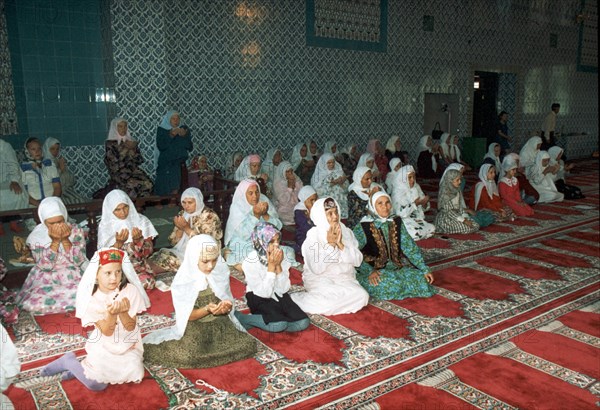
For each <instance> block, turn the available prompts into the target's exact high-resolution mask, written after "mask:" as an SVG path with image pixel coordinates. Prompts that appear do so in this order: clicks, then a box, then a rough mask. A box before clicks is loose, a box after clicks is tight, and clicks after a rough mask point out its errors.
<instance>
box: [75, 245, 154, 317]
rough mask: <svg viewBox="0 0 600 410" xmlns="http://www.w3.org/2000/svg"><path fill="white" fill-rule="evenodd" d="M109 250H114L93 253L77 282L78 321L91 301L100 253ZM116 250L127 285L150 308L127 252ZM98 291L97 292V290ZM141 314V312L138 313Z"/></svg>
mask: <svg viewBox="0 0 600 410" xmlns="http://www.w3.org/2000/svg"><path fill="white" fill-rule="evenodd" d="M109 249H115V248H101V249H98V250H97V251H96V253H94V256H93V257H92V259H91V260H90V263H89V265H88V266H87V268H86V269H85V272H83V276H82V277H81V281H80V282H79V286H78V287H77V298H76V300H75V316H77V317H78V318H79V319H81V318H83V316H84V315H85V311H86V310H87V308H88V306H89V304H90V301H91V300H92V291H93V290H94V285H95V283H96V276H97V274H98V269H99V268H100V252H103V251H107V250H109ZM115 250H118V251H119V252H121V253H122V254H123V260H122V262H121V271H122V272H123V274H124V275H125V277H127V280H128V281H129V283H131V284H132V285H133V286H135V288H136V289H137V291H138V292H139V294H140V296H141V297H142V300H143V301H144V305H145V306H146V308H149V307H150V299H148V295H147V294H146V291H145V290H144V287H143V286H142V283H141V282H140V279H139V278H138V275H137V273H136V272H135V269H133V264H132V263H131V260H129V256H128V255H127V252H123V251H121V250H119V249H115ZM97 291H98V290H97ZM138 313H141V312H138Z"/></svg>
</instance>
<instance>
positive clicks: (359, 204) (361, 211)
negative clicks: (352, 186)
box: [346, 191, 369, 228]
mask: <svg viewBox="0 0 600 410" xmlns="http://www.w3.org/2000/svg"><path fill="white" fill-rule="evenodd" d="M368 205H369V201H368V200H364V199H361V198H360V197H359V196H358V195H357V194H356V192H354V191H350V192H349V193H348V222H347V223H346V225H348V226H349V227H350V228H354V227H355V226H356V225H358V223H359V222H360V220H361V219H362V217H363V216H365V215H366V214H367V206H368Z"/></svg>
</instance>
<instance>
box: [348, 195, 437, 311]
mask: <svg viewBox="0 0 600 410" xmlns="http://www.w3.org/2000/svg"><path fill="white" fill-rule="evenodd" d="M354 235H355V236H356V239H357V240H358V246H359V247H360V249H361V250H362V252H363V255H364V257H363V262H362V264H361V265H360V268H359V269H358V275H357V277H358V281H359V283H360V284H361V285H362V286H363V287H364V288H365V289H366V290H367V292H369V295H371V296H372V297H374V298H376V299H380V300H389V299H406V298H415V297H420V298H423V297H429V296H433V295H434V294H435V291H434V289H433V287H431V285H430V284H431V283H432V282H433V275H432V274H431V269H429V268H428V267H427V265H425V261H424V260H423V256H422V255H421V251H420V250H419V247H418V246H417V244H416V243H415V241H414V240H413V239H412V238H411V236H410V235H408V232H407V231H406V229H405V227H404V224H403V223H402V218H400V217H399V216H394V215H393V212H392V202H391V199H390V197H389V195H388V194H386V193H385V192H377V193H376V194H374V195H373V196H372V197H371V198H370V199H369V214H368V215H366V216H365V217H364V218H363V219H362V220H361V222H360V224H358V225H356V226H355V227H354ZM403 258H406V259H407V260H408V262H410V265H404V264H403V262H402V259H403Z"/></svg>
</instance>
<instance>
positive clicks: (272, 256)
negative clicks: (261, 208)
mask: <svg viewBox="0 0 600 410" xmlns="http://www.w3.org/2000/svg"><path fill="white" fill-rule="evenodd" d="M280 238H281V233H280V232H279V231H278V230H277V228H276V227H275V226H273V225H272V224H270V223H268V222H259V223H258V224H257V225H256V226H255V227H254V230H253V231H252V235H251V240H252V246H253V248H254V249H253V250H252V252H250V253H249V254H248V256H246V259H244V262H243V263H242V270H243V271H244V276H245V278H246V301H247V302H248V307H249V308H250V312H251V314H249V315H243V314H239V313H238V314H236V317H237V318H238V319H239V321H240V322H241V323H242V325H244V327H245V328H246V329H250V328H252V327H258V328H259V329H262V330H266V331H268V332H283V331H287V332H299V331H301V330H304V329H306V328H307V327H308V325H309V324H310V320H309V319H308V316H306V313H304V312H303V311H302V310H301V309H300V308H299V307H298V305H296V303H294V301H293V300H292V299H291V298H290V295H289V294H288V291H289V290H290V287H291V282H290V263H289V261H287V260H286V259H285V258H284V252H283V250H282V249H281V248H280V247H279V241H280Z"/></svg>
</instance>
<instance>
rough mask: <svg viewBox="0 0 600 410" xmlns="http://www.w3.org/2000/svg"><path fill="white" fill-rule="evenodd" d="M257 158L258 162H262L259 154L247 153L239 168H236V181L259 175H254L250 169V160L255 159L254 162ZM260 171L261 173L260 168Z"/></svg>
mask: <svg viewBox="0 0 600 410" xmlns="http://www.w3.org/2000/svg"><path fill="white" fill-rule="evenodd" d="M257 158H258V162H261V160H260V156H259V155H256V154H252V155H246V157H245V158H244V159H243V160H242V162H240V165H239V166H238V168H237V169H236V170H235V180H236V181H243V180H244V179H246V178H250V177H257V176H258V175H252V172H251V171H250V160H254V163H255V162H256V159H257ZM258 172H259V174H260V169H259V170H258Z"/></svg>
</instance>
